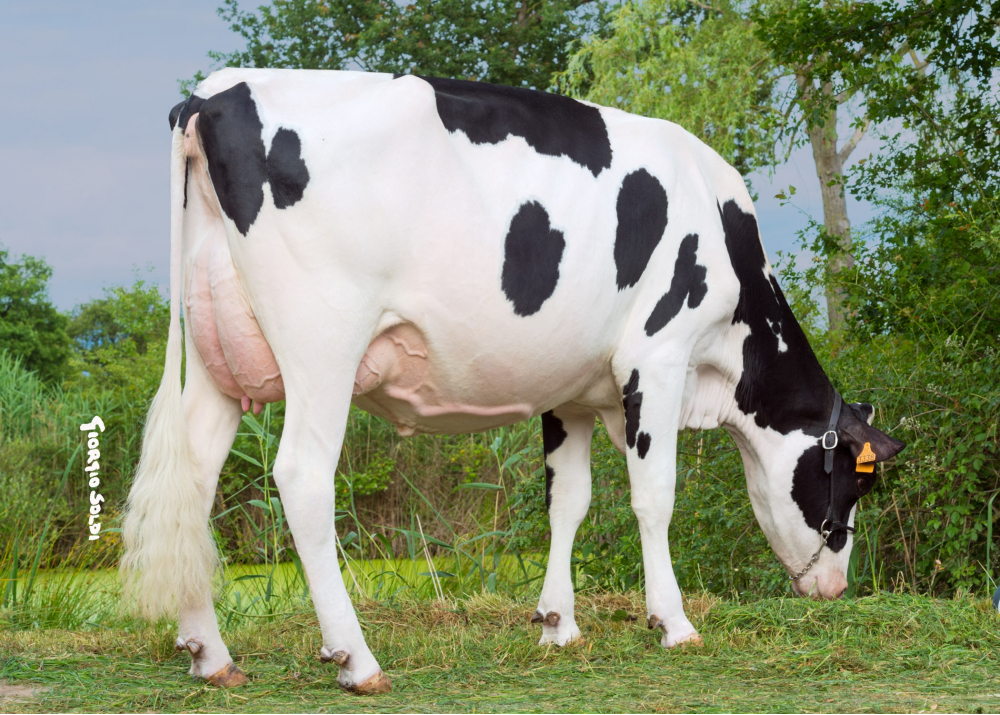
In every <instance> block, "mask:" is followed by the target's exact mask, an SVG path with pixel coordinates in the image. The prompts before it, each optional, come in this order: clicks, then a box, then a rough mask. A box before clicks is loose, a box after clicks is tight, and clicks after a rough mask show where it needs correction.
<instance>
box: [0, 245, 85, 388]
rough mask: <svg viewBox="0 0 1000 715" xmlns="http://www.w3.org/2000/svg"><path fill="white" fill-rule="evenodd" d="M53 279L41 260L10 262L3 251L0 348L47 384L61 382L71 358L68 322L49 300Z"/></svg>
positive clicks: (30, 258) (0, 255) (0, 256)
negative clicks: (20, 360)
mask: <svg viewBox="0 0 1000 715" xmlns="http://www.w3.org/2000/svg"><path fill="white" fill-rule="evenodd" d="M51 277H52V269H51V268H50V267H49V265H48V264H47V263H46V262H45V261H43V260H42V259H40V258H35V257H33V256H21V260H20V261H11V260H10V258H9V253H8V251H5V250H3V249H0V346H2V348H3V349H4V350H6V351H7V352H9V353H10V354H11V355H13V356H15V357H20V358H22V359H23V360H24V364H25V367H26V368H27V369H28V370H32V371H34V372H36V373H37V374H38V376H39V377H40V378H41V379H42V380H43V381H45V382H47V383H54V382H58V381H59V380H61V379H62V377H63V375H64V374H65V373H66V368H67V363H68V361H69V355H70V353H69V342H70V341H69V337H68V336H67V335H66V325H67V323H68V322H69V321H68V320H67V319H66V316H64V315H62V314H61V313H59V311H57V310H56V308H55V306H53V305H52V303H51V302H50V301H49V298H48V282H49V279H50V278H51Z"/></svg>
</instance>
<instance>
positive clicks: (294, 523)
mask: <svg viewBox="0 0 1000 715" xmlns="http://www.w3.org/2000/svg"><path fill="white" fill-rule="evenodd" d="M317 352H318V353H319V354H320V355H324V353H323V352H322V351H317ZM331 352H332V351H331ZM329 354H330V353H329V352H327V353H325V355H329ZM331 362H332V363H333V364H335V365H336V364H338V363H337V362H336V361H333V360H331ZM357 362H358V360H350V361H343V362H341V363H339V364H340V366H341V367H343V368H344V370H343V374H341V373H340V371H337V370H331V369H326V371H325V374H324V373H320V372H316V373H314V374H315V375H317V378H318V379H319V380H322V384H310V385H304V384H301V383H299V382H297V381H296V379H295V378H296V373H293V372H289V373H286V374H285V376H284V377H285V389H286V393H287V395H288V397H287V402H286V410H285V427H284V431H283V434H282V438H281V446H280V447H279V448H278V456H277V460H276V461H275V465H274V478H275V482H276V483H277V485H278V490H279V491H280V492H281V501H282V504H283V505H284V509H285V514H286V516H287V518H288V524H289V526H290V527H291V530H292V536H293V537H294V538H295V548H296V550H297V551H298V555H299V558H300V559H301V560H302V565H303V567H304V569H305V572H306V576H307V577H308V579H309V588H310V592H311V594H312V599H313V604H314V606H315V607H316V615H317V616H318V618H319V624H320V628H321V629H322V631H323V647H322V649H321V651H320V660H322V661H324V662H333V663H335V664H336V665H337V666H338V667H339V674H338V676H337V680H338V682H339V683H340V685H341V686H342V687H343V688H345V689H347V690H350V691H352V692H355V693H359V694H369V693H384V692H389V691H390V690H391V686H390V684H389V679H388V678H387V677H386V676H385V674H384V673H383V672H382V669H381V668H380V667H379V664H378V661H376V660H375V656H374V655H372V652H371V650H369V648H368V644H367V643H365V638H364V634H363V633H362V632H361V625H360V623H358V617H357V614H356V613H355V612H354V607H353V606H352V605H351V599H350V597H349V596H348V594H347V589H346V588H345V586H344V579H343V575H342V574H341V572H340V568H339V567H338V560H337V532H336V525H335V523H334V501H335V499H334V497H335V491H334V475H335V473H336V469H337V460H338V458H339V456H340V448H341V445H342V443H343V439H344V432H345V430H346V426H347V419H348V411H349V409H350V401H351V391H352V387H353V380H354V371H355V368H356V364H357ZM348 367H349V370H348V369H347V368H348ZM331 373H336V374H335V375H333V376H331ZM337 377H342V378H343V379H342V380H340V381H336V379H335V378H337Z"/></svg>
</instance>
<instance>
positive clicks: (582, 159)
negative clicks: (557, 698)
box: [122, 69, 904, 693]
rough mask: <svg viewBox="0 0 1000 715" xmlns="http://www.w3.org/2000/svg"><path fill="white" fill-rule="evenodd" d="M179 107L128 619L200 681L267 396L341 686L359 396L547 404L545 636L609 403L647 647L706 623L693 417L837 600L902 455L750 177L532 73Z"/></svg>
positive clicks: (552, 639)
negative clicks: (806, 297) (550, 89)
mask: <svg viewBox="0 0 1000 715" xmlns="http://www.w3.org/2000/svg"><path fill="white" fill-rule="evenodd" d="M170 125H171V128H172V149H171V152H172V153H171V174H170V175H171V224H170V250H171V263H170V327H169V333H168V342H167V354H166V360H165V367H164V373H163V379H162V382H161V384H160V387H159V390H158V392H157V394H156V397H155V399H154V401H153V403H152V405H151V407H150V410H149V414H148V418H147V423H146V427H145V433H144V441H143V447H142V454H141V458H140V463H139V466H138V469H137V473H136V477H135V480H134V483H133V485H132V488H131V491H130V494H129V498H128V503H127V513H126V516H125V519H124V529H123V531H124V540H125V544H126V551H125V553H124V555H123V558H122V569H123V573H124V577H125V582H126V585H127V588H128V590H129V593H131V594H132V595H133V597H134V598H135V599H136V603H137V607H138V608H139V609H140V610H141V611H142V612H143V613H144V614H145V615H146V616H148V617H157V616H161V615H164V614H171V615H172V614H174V613H178V614H179V632H178V637H177V641H176V642H177V648H178V649H179V650H186V651H188V652H189V653H190V654H191V656H192V664H191V673H192V674H193V675H195V676H198V677H200V678H204V679H205V680H207V681H209V682H210V683H213V684H216V685H219V686H223V687H229V686H234V685H239V684H241V683H243V682H246V676H245V675H244V674H243V673H242V672H241V671H240V670H239V669H238V668H237V667H236V666H235V665H234V664H233V661H232V658H231V657H230V654H229V651H228V650H227V647H226V645H225V643H224V642H223V641H222V638H221V637H220V633H219V627H218V624H217V622H216V617H215V613H214V610H213V606H212V591H211V580H212V574H213V568H214V566H215V564H216V558H217V557H216V554H215V549H214V546H213V542H212V539H211V535H210V531H209V527H208V521H209V515H210V513H211V508H212V503H213V497H214V494H215V491H216V484H217V480H218V477H219V472H220V470H221V468H222V465H223V463H224V462H225V460H226V457H227V456H228V454H229V450H230V447H231V445H232V442H233V439H234V436H235V433H236V431H237V426H238V425H239V423H240V419H241V415H242V414H243V412H244V411H246V410H248V409H250V408H251V407H252V408H253V409H255V410H257V409H259V407H260V405H262V404H264V403H269V402H274V401H278V400H284V401H285V404H286V413H285V415H286V416H285V425H284V432H283V435H282V439H281V444H280V448H279V450H278V454H277V459H276V462H275V464H274V479H275V482H276V484H277V487H278V489H279V491H280V494H281V498H282V503H283V506H284V511H285V514H286V516H287V520H288V524H289V526H290V528H291V531H292V534H293V536H294V539H295V546H296V549H297V551H298V555H299V557H300V558H301V561H302V564H303V566H304V569H305V573H306V575H307V577H308V580H309V584H310V587H311V593H312V598H313V602H314V605H315V608H316V612H317V615H318V619H319V623H320V627H321V629H322V635H323V646H322V649H321V651H320V658H321V660H323V661H324V662H333V663H334V664H336V665H337V666H338V677H337V679H338V682H339V684H340V685H341V686H342V687H344V688H345V689H347V690H350V691H353V692H356V693H377V692H387V691H389V690H390V688H391V686H390V683H389V680H388V678H387V677H386V676H385V674H384V673H383V672H382V670H381V668H380V667H379V664H378V661H377V660H376V658H375V656H374V655H373V654H372V652H371V651H370V650H369V648H368V646H367V644H366V642H365V639H364V635H363V634H362V631H361V627H360V625H359V623H358V619H357V616H356V615H355V612H354V609H353V606H352V604H351V601H350V599H349V596H348V593H347V590H346V588H345V585H344V581H343V578H342V575H341V572H340V570H339V569H338V567H337V563H338V562H337V538H336V531H335V525H334V474H335V469H336V466H337V461H338V458H339V454H340V450H341V444H342V441H343V438H344V432H345V426H346V422H347V419H348V410H349V407H350V405H351V403H352V402H353V403H354V404H356V405H358V406H359V407H361V408H362V409H364V410H367V411H368V412H370V413H372V414H374V415H377V416H380V417H383V418H385V419H387V420H389V421H390V422H391V423H392V424H393V425H395V427H396V428H397V430H398V431H399V433H400V434H402V435H411V434H415V433H418V432H422V433H461V432H471V431H480V430H486V429H490V428H494V427H498V426H502V425H508V424H512V423H516V422H519V421H522V420H527V419H529V418H531V417H533V416H537V415H541V422H542V433H543V442H544V454H545V475H546V477H545V479H546V505H547V507H548V512H549V519H550V524H551V543H550V551H549V561H548V570H547V573H546V575H545V580H544V584H543V587H542V591H541V596H540V598H539V601H538V610H537V613H536V614H535V616H534V617H533V619H532V620H533V621H535V622H540V623H541V628H542V636H541V643H555V644H557V645H565V644H566V643H569V642H571V641H573V640H574V639H576V638H578V637H579V636H580V630H579V628H578V627H577V624H576V622H575V619H574V615H573V599H574V595H573V584H572V580H571V577H570V557H571V552H572V548H573V539H574V535H575V532H576V530H577V527H578V526H579V525H580V523H581V521H582V520H583V518H584V515H585V513H586V511H587V509H588V507H589V504H590V498H591V485H590V444H591V437H592V433H593V430H594V425H595V419H598V418H599V419H600V420H601V422H602V423H603V424H604V425H605V427H606V428H607V431H608V434H609V435H610V437H611V440H612V441H613V442H614V444H615V445H616V447H617V448H618V449H619V450H621V451H622V452H623V453H624V454H625V455H626V461H627V466H628V475H629V483H630V488H631V501H632V508H633V510H634V512H635V514H636V517H637V519H638V524H639V531H640V535H641V539H642V554H643V567H644V572H645V592H646V601H647V611H648V612H647V614H646V615H647V621H648V624H649V626H650V628H658V629H660V630H661V632H662V636H661V643H662V645H663V646H665V647H668V648H670V647H674V646H678V645H682V644H688V643H697V642H698V641H699V635H698V633H697V631H696V630H695V628H694V626H693V625H692V624H691V622H690V621H689V620H688V618H687V617H686V616H685V613H684V607H683V603H682V599H681V592H680V589H679V588H678V585H677V581H676V579H675V577H674V574H673V570H672V567H671V560H670V559H671V557H670V548H669V544H668V539H667V531H668V527H669V524H670V518H671V512H672V509H673V505H674V486H675V481H676V443H677V433H678V430H679V429H709V428H715V427H718V426H720V425H722V426H724V427H726V428H727V429H728V430H729V432H730V433H731V434H732V435H733V437H734V439H735V440H736V443H737V445H738V446H739V449H740V452H741V454H742V457H743V462H744V466H745V469H746V479H747V487H748V490H749V495H750V500H751V502H752V505H753V509H754V513H755V515H756V517H757V520H758V521H759V523H760V525H761V527H762V529H763V531H764V533H765V535H766V537H767V539H768V541H769V543H770V545H771V547H772V548H773V549H774V551H775V553H776V555H777V557H778V559H779V560H780V561H781V563H782V564H783V566H784V567H785V569H786V570H787V571H788V573H789V574H790V576H791V577H792V578H793V579H794V580H793V583H794V588H795V590H796V591H797V592H798V593H800V594H802V595H812V596H813V597H818V598H824V599H833V598H838V597H840V596H841V595H842V594H843V593H844V591H845V589H846V587H847V581H846V577H845V574H846V568H847V560H848V556H849V554H850V551H851V532H852V531H853V528H852V523H853V515H854V509H855V504H856V502H857V500H858V499H859V497H861V496H862V495H864V494H865V493H866V492H867V491H868V490H870V489H871V487H872V483H873V480H874V476H875V475H874V472H873V468H874V462H880V461H883V460H886V459H888V458H890V457H892V456H894V455H895V454H896V453H897V452H898V451H899V450H901V449H902V448H903V446H904V445H903V443H901V442H898V441H897V440H895V439H893V438H891V437H889V436H888V435H886V434H884V433H883V432H881V431H879V430H878V429H876V428H874V427H872V426H871V421H872V416H873V414H874V410H873V408H872V406H871V405H869V404H862V403H845V402H844V401H843V399H842V398H841V396H840V394H839V393H838V392H837V390H836V389H834V387H833V385H832V384H831V382H830V380H829V379H828V378H827V376H826V374H825V373H824V371H823V369H822V367H821V366H820V364H819V361H818V360H817V358H816V356H815V355H814V353H813V351H812V349H811V348H810V346H809V343H808V341H807V339H806V336H805V334H804V333H803V331H802V329H801V327H800V326H799V324H798V323H797V322H796V320H795V318H794V316H793V315H792V312H791V311H790V309H789V307H788V304H787V302H786V301H785V298H784V296H783V295H782V292H781V288H780V287H779V285H778V282H777V280H776V279H775V276H774V274H773V273H772V271H771V268H770V266H769V264H768V261H767V258H766V257H765V255H764V251H763V248H762V245H761V241H760V236H759V232H758V228H757V221H756V218H755V214H754V208H753V204H752V201H751V199H750V196H749V194H748V192H747V189H746V186H745V184H744V181H743V179H742V177H741V176H740V175H739V173H737V172H736V171H735V170H734V169H733V168H732V167H730V166H729V165H728V164H727V163H726V162H725V161H724V160H723V159H722V158H721V157H719V155H718V154H716V153H715V152H714V151H712V150H711V149H710V148H709V147H707V146H706V145H705V144H703V143H702V142H700V141H699V140H698V139H696V138H695V137H694V136H692V135H691V134H689V133H688V132H686V131H684V130H683V129H682V128H680V127H678V126H677V125H675V124H672V123H670V122H666V121H661V120H656V119H649V118H644V117H639V116H635V115H632V114H628V113H626V112H623V111H619V110H616V109H608V108H604V107H599V106H596V105H593V104H589V103H586V102H580V101H576V100H574V99H570V98H567V97H563V96H558V95H554V94H548V93H544V92H536V91H532V90H528V89H521V88H512V87H502V86H495V85H490V84H485V83H476V82H468V81H460V80H452V79H437V78H431V77H418V76H412V75H402V76H400V75H389V74H368V73H355V72H334V71H296V70H270V69H225V70H222V71H219V72H216V73H214V74H212V75H211V76H210V77H208V78H207V79H205V80H204V81H203V82H201V83H200V84H199V85H198V87H197V88H196V89H195V91H194V93H193V94H192V95H191V96H190V97H189V98H188V99H187V100H186V101H184V102H183V103H181V104H180V105H178V106H177V107H175V108H174V109H173V110H172V112H171V113H170ZM182 304H183V308H184V315H185V320H184V324H183V328H182V327H181V322H180V310H181V305H182ZM182 346H183V348H184V350H186V355H187V362H186V365H187V367H186V371H185V381H184V385H183V390H182V388H181V376H180V371H181V358H182Z"/></svg>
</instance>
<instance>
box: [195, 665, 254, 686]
mask: <svg viewBox="0 0 1000 715" xmlns="http://www.w3.org/2000/svg"><path fill="white" fill-rule="evenodd" d="M205 680H206V681H208V682H209V683H210V684H212V685H215V686H217V687H219V688H238V687H240V686H241V685H246V684H247V683H249V682H250V679H249V678H247V676H245V675H244V674H243V671H242V670H240V669H239V668H237V667H236V664H235V663H230V664H229V665H227V666H226V667H225V668H223V669H222V670H220V671H219V672H218V673H215V674H214V675H210V676H208V677H207V678H205Z"/></svg>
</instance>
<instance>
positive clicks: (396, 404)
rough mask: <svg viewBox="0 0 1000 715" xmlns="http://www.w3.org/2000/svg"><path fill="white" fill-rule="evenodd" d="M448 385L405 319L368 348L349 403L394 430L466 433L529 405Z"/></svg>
mask: <svg viewBox="0 0 1000 715" xmlns="http://www.w3.org/2000/svg"><path fill="white" fill-rule="evenodd" d="M471 392H473V391H469V390H463V389H462V386H461V385H456V384H453V383H452V382H451V381H449V379H448V376H447V375H445V374H442V372H441V371H440V370H439V369H436V366H435V365H433V364H432V360H431V357H430V355H429V350H428V347H427V343H426V342H425V340H424V337H423V335H422V334H421V332H420V331H419V330H418V329H417V328H416V327H415V326H413V325H411V324H409V323H403V324H400V325H396V326H395V327H392V328H390V329H388V330H386V331H385V332H383V333H381V334H380V335H379V336H378V337H377V338H375V340H373V341H372V342H371V344H370V345H369V346H368V350H367V351H366V352H365V356H364V358H363V359H362V360H361V364H360V365H359V366H358V370H357V373H356V374H355V377H354V402H355V404H357V405H358V406H359V407H361V408H362V409H363V410H365V411H367V412H370V413H372V414H374V415H378V416H379V417H384V418H385V419H387V420H389V421H390V422H392V423H393V424H394V425H395V426H396V429H397V430H398V431H399V433H400V434H401V435H403V436H409V435H412V434H415V433H416V432H431V433H434V432H451V433H459V432H471V431H478V430H484V429H489V428H490V427H498V426H501V425H505V424H512V423H514V422H520V421H521V420H526V419H528V418H529V417H531V415H532V405H530V404H527V403H511V402H509V401H507V400H505V399H504V396H502V395H491V394H490V393H489V389H488V386H480V389H477V390H475V391H474V393H475V394H470V393H471Z"/></svg>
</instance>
